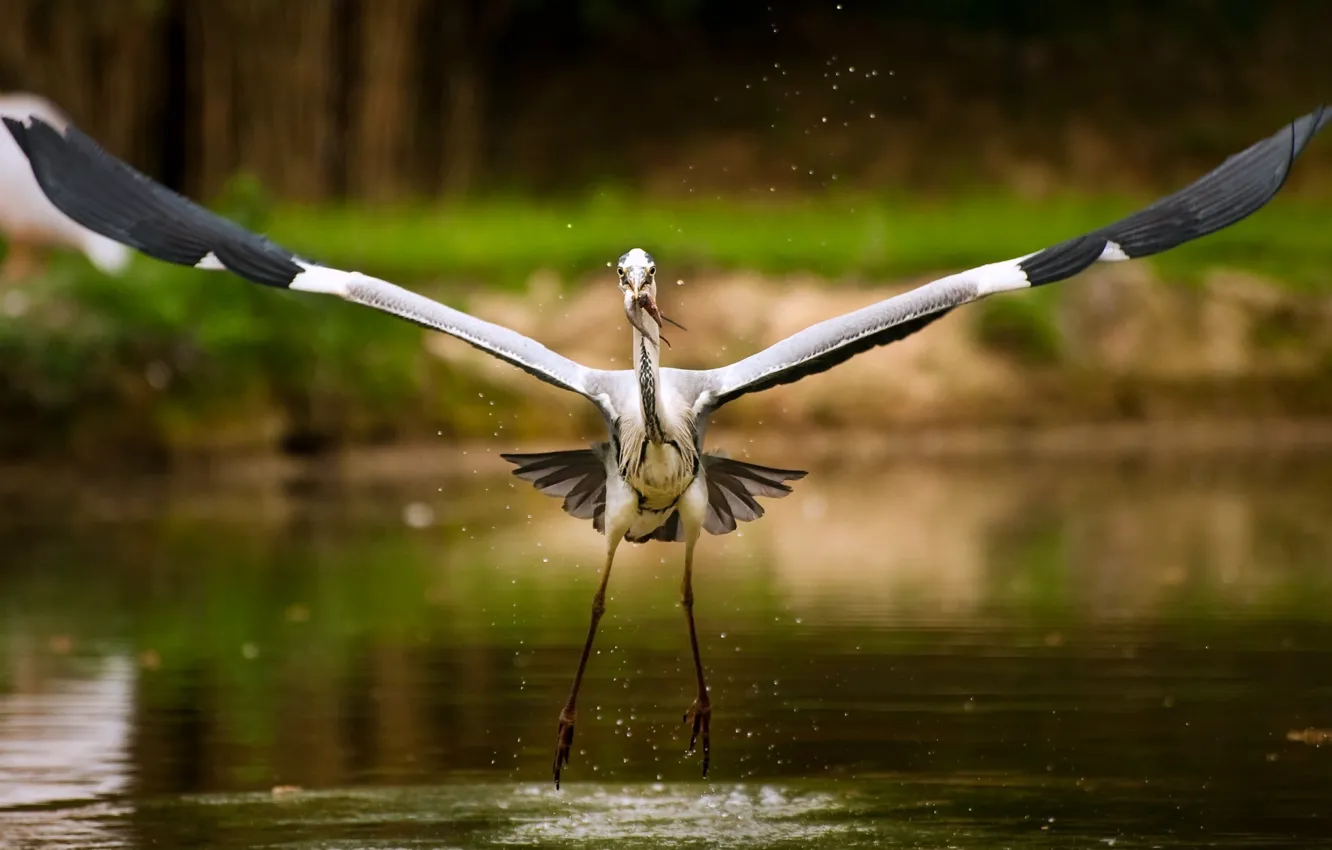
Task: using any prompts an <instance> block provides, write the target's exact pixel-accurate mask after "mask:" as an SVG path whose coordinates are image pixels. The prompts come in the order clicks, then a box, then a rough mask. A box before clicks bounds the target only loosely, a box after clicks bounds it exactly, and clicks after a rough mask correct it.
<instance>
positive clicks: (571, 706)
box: [552, 529, 623, 788]
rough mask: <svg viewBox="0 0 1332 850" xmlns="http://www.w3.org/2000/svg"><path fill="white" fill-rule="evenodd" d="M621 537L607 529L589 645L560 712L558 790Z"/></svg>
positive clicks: (589, 629) (584, 647)
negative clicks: (585, 674) (607, 585)
mask: <svg viewBox="0 0 1332 850" xmlns="http://www.w3.org/2000/svg"><path fill="white" fill-rule="evenodd" d="M621 537H623V535H622V534H620V535H614V534H612V533H610V530H609V529H607V534H606V565H605V566H604V567H602V568H601V584H599V585H598V586H597V595H596V596H594V597H592V621H591V623H589V624H588V627H587V642H586V643H584V644H583V655H582V657H581V658H579V659H578V672H577V673H575V674H574V680H573V687H572V688H571V689H570V690H569V700H568V702H566V703H565V704H564V708H563V709H562V710H561V711H560V725H559V729H558V731H557V732H556V735H555V764H554V765H553V766H552V771H553V772H554V774H555V787H556V788H559V787H560V769H561V768H563V767H565V766H567V765H568V764H569V749H570V748H571V747H572V746H573V737H574V720H575V719H576V718H577V712H576V710H575V708H576V706H577V703H578V688H579V687H580V686H582V684H583V670H584V669H586V667H587V658H588V656H589V655H591V654H592V639H593V638H595V637H596V636H597V623H599V622H601V615H602V614H604V613H606V583H607V582H608V581H609V580H610V571H611V562H612V561H614V560H615V549H616V547H617V546H619V545H620V538H621Z"/></svg>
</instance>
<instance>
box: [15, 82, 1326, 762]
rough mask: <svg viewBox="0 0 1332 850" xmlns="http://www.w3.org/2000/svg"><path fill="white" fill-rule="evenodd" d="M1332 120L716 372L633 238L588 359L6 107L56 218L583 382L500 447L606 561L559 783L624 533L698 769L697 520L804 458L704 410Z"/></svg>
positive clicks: (1251, 184) (1288, 130)
mask: <svg viewBox="0 0 1332 850" xmlns="http://www.w3.org/2000/svg"><path fill="white" fill-rule="evenodd" d="M1329 118H1332V111H1328V110H1327V109H1326V108H1325V107H1320V108H1319V109H1317V110H1316V111H1314V112H1312V113H1310V114H1308V115H1305V116H1303V117H1301V118H1298V119H1296V120H1295V121H1293V122H1292V123H1290V124H1288V125H1286V126H1284V127H1282V128H1281V129H1280V130H1279V131H1278V132H1277V133H1275V134H1274V135H1272V136H1270V137H1268V138H1266V139H1264V140H1262V141H1260V142H1257V143H1256V144H1254V145H1253V146H1251V147H1249V148H1248V149H1247V150H1244V151H1242V152H1241V153H1238V154H1236V155H1234V156H1232V157H1230V158H1229V159H1227V160H1226V161H1225V162H1224V163H1223V164H1222V165H1220V166H1219V167H1217V168H1216V169H1215V170H1213V171H1211V172H1210V173H1208V174H1206V175H1204V176H1203V177H1201V178H1199V179H1198V180H1197V181H1196V182H1194V183H1192V184H1191V185H1189V186H1187V187H1185V188H1184V189H1181V190H1180V191H1178V192H1176V193H1175V194H1173V195H1170V196H1168V197H1165V198H1163V199H1161V200H1159V201H1157V202H1156V203H1154V204H1152V205H1151V206H1149V207H1146V208H1145V209H1142V210H1140V211H1139V212H1136V213H1134V214H1133V215H1130V216H1129V217H1127V218H1125V219H1122V220H1121V221H1117V222H1115V223H1113V224H1110V225H1107V226H1105V227H1102V228H1100V229H1098V230H1094V231H1092V232H1090V233H1086V234H1083V235H1081V236H1076V237H1073V238H1071V239H1068V240H1067V241H1064V242H1060V243H1059V244H1057V245H1054V246H1052V247H1049V248H1045V249H1044V250H1040V251H1036V252H1034V253H1030V254H1025V255H1023V256H1020V257H1017V258H1016V259H1011V260H1003V261H1001V262H996V263H991V264H989V265H984V266H980V267H978V268H974V269H970V270H968V271H963V272H959V273H957V274H953V275H949V276H947V277H944V278H941V279H939V280H936V281H934V282H932V283H927V284H925V285H924V286H920V287H918V288H916V289H913V290H911V291H909V292H905V293H903V294H900V295H896V296H893V297H892V298H888V299H886V300H883V301H880V302H878V303H876V304H871V305H869V306H867V307H864V308H862V309H860V310H856V311H854V312H851V313H847V314H845V315H843V316H839V317H836V318H832V319H829V320H827V321H824V322H820V323H818V324H816V325H813V326H811V327H809V328H806V329H805V330H802V331H800V332H798V333H796V334H793V335H792V336H790V337H788V338H787V339H784V340H782V341H781V342H778V343H776V344H774V345H772V346H770V347H768V348H766V349H764V350H762V351H759V352H758V353H756V354H753V355H751V356H749V357H746V358H744V359H742V360H739V361H737V362H735V363H732V364H730V365H728V366H722V367H720V368H716V369H705V370H692V369H672V368H667V367H664V366H662V364H661V353H662V352H661V346H662V344H663V343H666V339H665V337H664V336H663V335H662V332H663V330H664V329H665V327H664V326H665V325H666V324H672V322H671V320H670V319H668V318H667V317H666V316H665V315H664V314H663V313H662V311H661V308H660V306H659V304H658V291H657V264H656V260H655V259H654V258H653V257H652V255H651V254H649V253H648V252H646V251H644V250H642V249H640V248H634V249H632V250H630V251H627V252H626V253H624V254H623V255H622V256H621V257H620V258H619V262H618V263H617V264H616V268H615V283H616V286H617V289H618V292H617V297H618V298H620V299H621V300H622V302H623V307H624V313H625V317H626V318H627V319H628V322H629V325H630V327H631V329H632V340H631V346H632V348H631V351H632V360H631V363H632V368H630V369H621V370H613V371H607V370H602V369H592V368H589V367H587V366H583V365H581V364H579V363H576V362H574V361H572V360H570V359H568V358H566V357H563V356H561V355H560V354H557V353H555V352H554V351H551V350H550V349H548V348H546V347H545V346H543V345H541V344H540V343H538V342H536V341H535V340H533V339H530V338H528V337H526V336H523V335H522V334H519V333H516V332H514V331H512V330H510V329H508V328H504V327H501V326H499V325H495V324H492V323H490V322H486V321H483V320H481V319H478V318H476V317H474V316H470V315H468V314H467V313H463V312H461V311H458V310H455V309H453V308H451V307H447V306H445V305H443V304H440V303H438V302H436V301H433V300H431V299H429V298H425V297H423V296H421V295H418V294H416V293H414V292H410V291H408V290H406V289H403V288H401V287H399V286H396V285H394V284H392V283H388V282H386V281H383V280H379V279H377V278H373V277H369V276H368V275H364V274H360V273H358V272H352V271H342V270H340V269H335V268H331V267H329V266H325V265H320V264H318V263H315V262H312V261H310V260H306V259H303V258H301V257H299V256H297V255H296V254H293V253H292V252H290V251H288V250H287V249H285V248H283V247H281V246H279V245H277V244H274V243H273V242H271V241H269V240H268V239H267V238H265V237H263V236H260V235H258V234H255V233H251V232H249V231H248V230H245V229H243V228H242V227H240V226H239V225H237V224H235V223H233V222H231V221H228V220H226V219H224V218H221V217H219V216H217V215H215V214H213V213H211V212H209V211H208V210H206V209H204V208H203V207H201V206H198V205H197V204H195V203H193V202H192V201H189V200H187V199H186V198H184V197H181V196H180V195H178V194H176V193H174V192H172V191H171V190H169V189H167V188H166V187H164V186H162V185H160V184H158V183H156V182H154V181H153V180H152V179H150V178H148V177H146V176H145V175H143V174H141V173H139V172H137V171H135V170H134V169H133V168H131V167H130V166H129V165H127V164H125V163H124V162H122V161H120V160H118V159H116V158H114V157H112V156H111V155H110V154H108V153H106V152H105V151H103V150H102V149H101V148H100V147H99V146H98V145H97V144H96V143H95V142H94V141H93V140H92V139H90V138H88V136H86V135H84V134H83V133H82V132H80V131H79V130H78V129H76V128H73V127H65V128H64V129H59V128H57V127H56V126H53V125H52V124H51V123H49V122H47V121H46V120H44V119H42V118H41V117H40V116H33V117H28V118H25V119H23V120H15V119H12V118H6V119H4V121H5V125H6V126H7V127H8V129H9V132H10V133H11V134H12V135H13V137H14V139H15V140H16V141H17V143H18V145H19V147H20V148H22V150H23V152H24V153H25V154H27V157H28V159H29V161H30V162H31V164H32V172H33V174H34V175H35V177H36V179H37V183H38V184H39V185H40V186H41V188H42V191H44V192H45V193H46V195H47V197H49V198H50V199H51V202H52V203H53V204H55V206H56V207H58V208H59V209H60V210H61V211H62V212H64V214H65V215H67V216H69V217H70V218H72V219H73V220H74V221H77V222H79V223H80V224H82V225H83V226H85V227H87V228H89V229H91V230H94V231H96V232H97V233H100V234H103V235H105V236H107V237H110V238H111V239H114V240H116V241H117V242H120V243H123V244H125V245H128V246H130V247H132V248H135V249H137V250H139V251H141V252H143V253H145V254H147V255H149V256H151V257H156V258H157V259H160V260H165V261H167V262H170V263H177V264H181V265H186V266H193V267H195V268H199V269H209V270H227V271H230V272H233V273H234V274H237V275H239V276H241V277H243V278H246V279H247V280H250V281H253V282H255V283H260V284H263V285H265V286H272V287H276V288H279V289H290V290H295V291H298V292H312V293H319V294H324V295H334V296H337V297H339V298H342V299H344V300H346V301H351V302H353V303H356V304H363V305H365V306H367V307H372V308H374V309H376V310H380V311H383V312H385V313H390V314H392V315H395V316H399V317H401V318H403V319H406V320H408V321H410V322H414V323H416V324H418V325H422V326H424V327H426V328H430V329H433V330H437V331H442V332H444V333H446V334H449V335H451V336H454V337H457V338H458V339H461V340H462V341H464V342H466V343H468V344H469V345H472V346H475V347H476V348H479V349H481V350H482V351H486V352H488V353H490V354H492V355H494V356H495V357H497V358H499V359H500V360H503V361H506V362H508V363H510V364H512V365H514V366H517V367H518V368H519V369H522V370H524V371H525V372H527V373H528V374H530V375H532V376H533V377H535V378H537V379H539V380H542V381H545V382H546V383H548V384H553V385H555V386H557V387H560V388H562V389H565V390H568V391H569V392H571V393H574V394H576V395H579V396H582V397H583V398H584V399H585V400H586V401H588V402H590V403H591V404H592V405H593V406H595V407H596V409H597V410H598V411H599V412H600V413H601V416H602V419H603V420H604V422H605V425H606V431H607V439H606V440H605V441H603V442H599V443H596V444H594V445H592V446H591V447H590V448H586V449H577V450H573V451H558V452H549V453H544V454H508V455H504V457H505V459H506V460H508V461H510V462H512V463H514V464H516V466H517V469H516V470H514V473H515V474H516V475H517V476H519V477H520V478H522V479H524V480H526V481H530V482H531V483H532V484H534V485H535V486H536V488H537V489H538V490H540V491H541V492H542V493H546V494H548V495H551V496H555V497H558V498H561V499H563V502H564V510H565V511H567V512H568V513H569V514H571V515H572V516H574V517H576V518H578V519H588V520H591V521H592V524H593V526H594V527H595V528H596V530H597V531H599V532H601V533H603V534H604V535H605V541H606V544H605V562H604V564H603V566H602V568H601V574H600V581H599V583H598V585H597V590H596V594H595V595H594V597H593V601H592V615H591V622H590V624H589V626H588V631H587V638H586V641H585V642H584V645H583V652H582V655H581V657H580V658H579V660H578V668H577V672H576V673H575V674H574V679H573V686H572V688H571V689H570V692H569V697H568V700H567V701H566V702H565V704H564V707H563V709H562V710H561V711H560V713H559V719H558V724H557V730H556V747H555V758H554V763H553V765H552V771H553V774H554V779H555V786H556V787H557V788H558V787H559V784H560V774H561V771H562V769H563V768H565V767H566V766H567V765H568V763H569V752H570V748H571V746H572V744H573V737H574V726H575V723H576V722H577V703H578V692H579V687H580V685H581V683H582V679H583V672H584V670H585V668H586V666H587V661H588V656H589V654H590V653H591V650H592V643H593V639H594V637H595V635H596V631H597V623H598V622H599V621H600V620H601V617H602V614H603V612H604V611H605V603H606V585H607V582H608V580H609V579H610V573H611V564H612V563H613V561H614V559H615V552H616V549H617V548H618V547H619V545H620V544H621V543H622V542H624V541H629V542H632V543H644V542H647V541H652V540H656V541H662V542H681V543H683V544H684V577H683V581H682V585H681V607H682V608H683V610H684V615H685V620H686V624H687V627H688V631H689V642H690V647H691V650H692V652H693V661H694V673H695V678H696V684H697V688H698V692H697V697H696V699H695V700H694V703H693V705H692V706H690V708H689V710H688V711H687V712H686V714H685V716H684V721H685V723H687V724H688V725H689V727H690V728H689V731H690V741H689V752H691V753H692V752H694V751H695V749H696V748H697V747H698V744H699V742H700V741H701V743H702V767H703V774H704V776H706V775H707V772H708V765H709V760H710V755H711V749H712V741H711V718H712V704H711V701H710V699H709V696H708V687H707V683H706V680H705V678H704V674H703V664H702V661H701V660H700V657H699V647H698V633H697V631H696V629H695V626H694V593H693V588H692V582H691V580H692V577H693V570H694V547H695V544H697V542H698V540H699V537H700V536H701V535H702V533H703V532H704V531H707V532H708V533H710V534H726V533H728V532H730V531H734V530H735V528H736V523H737V522H748V521H751V520H755V519H758V518H759V517H760V516H762V515H763V507H762V506H761V505H760V504H759V501H758V500H759V499H760V498H781V497H783V496H786V495H787V494H788V493H790V492H791V486H790V484H789V483H788V482H790V481H793V480H795V479H798V478H800V477H802V476H803V475H804V474H805V473H804V472H802V471H799V470H794V469H779V468H776V467H769V466H759V465H757V464H752V463H745V462H742V461H738V460H732V459H729V458H726V457H723V456H721V455H718V454H712V453H708V452H705V451H704V448H703V446H704V437H705V435H706V433H707V428H708V423H709V422H710V421H711V420H712V417H713V415H714V414H715V413H716V412H717V411H718V410H719V409H720V408H721V407H723V406H724V405H726V404H727V403H729V402H731V401H734V400H735V399H737V398H740V397H741V396H743V395H746V394H749V393H756V392H760V391H762V390H766V389H770V388H772V387H776V386H780V385H781V384H788V383H791V382H792V381H798V380H800V379H801V378H805V377H807V376H809V375H814V374H817V373H819V372H823V371H825V370H827V369H831V368H832V367H834V366H836V365H837V364H839V363H842V362H844V361H846V360H848V359H849V358H851V357H853V356H855V355H857V354H860V353H862V352H865V351H868V350H870V349H871V348H875V347H877V346H881V345H887V344H888V343H891V342H896V341H897V340H900V339H903V338H905V337H907V336H909V335H911V334H913V333H916V332H917V331H919V330H921V329H923V328H924V327H926V326H927V325H929V324H930V323H932V322H934V321H936V320H938V319H940V318H942V317H943V316H945V315H947V314H948V313H949V312H950V311H951V310H953V308H955V307H958V306H961V305H963V304H966V303H969V302H971V301H976V300H978V299H980V298H984V297H986V296H989V295H994V294H996V293H1000V292H1009V291H1012V290H1019V289H1027V288H1029V287H1034V286H1043V285H1045V284H1047V283H1054V282H1055V281H1058V280H1064V279H1065V278H1069V277H1072V276H1073V275H1075V274H1077V273H1079V272H1081V271H1083V270H1084V269H1086V268H1087V267H1089V266H1091V265H1092V264H1093V263H1097V262H1120V261H1124V260H1130V259H1136V258H1139V257H1145V256H1148V255H1151V254H1156V253H1158V252H1161V251H1165V250H1168V249H1170V248H1173V247H1175V246H1176V245H1180V244H1182V243H1184V242H1187V241H1189V240H1191V239H1197V238H1198V237H1200V236H1204V235H1206V234H1209V233H1212V232H1214V231H1216V230H1219V229H1221V228H1223V227H1226V226H1228V225H1231V224H1234V223H1235V222H1237V221H1239V220H1240V219H1242V218H1244V217H1245V216H1247V215H1249V214H1250V213H1253V212H1254V211H1255V210H1257V209H1258V208H1260V207H1262V206H1263V205H1264V204H1265V203H1267V201H1269V200H1270V199H1271V198H1272V197H1273V196H1274V195H1275V194H1276V193H1277V191H1278V190H1279V189H1280V188H1281V186H1282V184H1283V183H1284V182H1285V180H1286V176H1287V174H1288V173H1289V171H1290V168H1291V166H1292V165H1293V163H1294V161H1295V158H1296V156H1298V155H1299V153H1300V152H1301V151H1302V150H1303V149H1304V147H1305V145H1307V144H1308V143H1309V140H1310V139H1311V138H1313V136H1314V134H1315V133H1317V132H1318V131H1319V130H1321V129H1322V128H1323V126H1324V125H1325V124H1326V123H1327V122H1328V120H1329Z"/></svg>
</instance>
